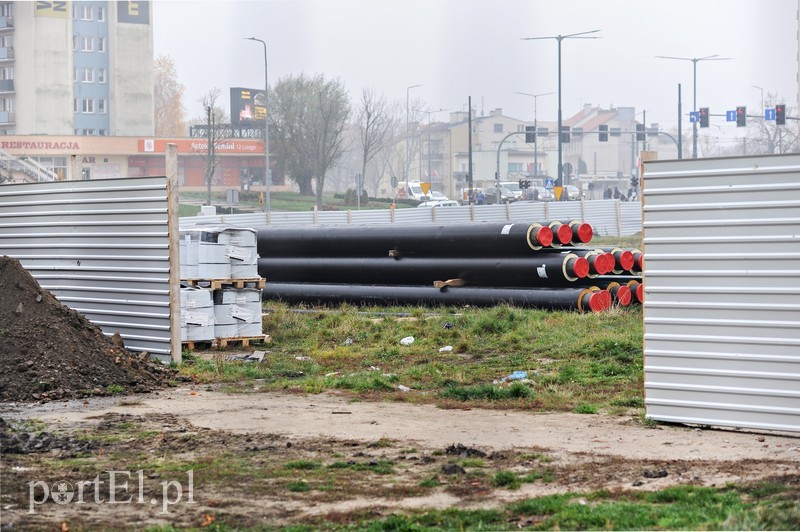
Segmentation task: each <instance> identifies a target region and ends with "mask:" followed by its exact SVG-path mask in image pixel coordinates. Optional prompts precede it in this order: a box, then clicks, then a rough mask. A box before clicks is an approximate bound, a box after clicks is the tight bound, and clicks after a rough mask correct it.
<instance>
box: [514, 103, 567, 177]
mask: <svg viewBox="0 0 800 532" xmlns="http://www.w3.org/2000/svg"><path fill="white" fill-rule="evenodd" d="M514 94H522V95H523V96H530V97H531V98H533V133H534V134H536V135H538V134H539V125H538V119H537V110H536V100H537V99H538V98H539V96H549V95H550V94H553V93H552V92H543V93H541V94H528V93H527V92H514ZM559 135H561V133H559ZM538 152H539V143H538V141H537V143H536V146H535V147H534V149H533V178H534V179H536V177H537V175H538V174H539V158H538Z"/></svg>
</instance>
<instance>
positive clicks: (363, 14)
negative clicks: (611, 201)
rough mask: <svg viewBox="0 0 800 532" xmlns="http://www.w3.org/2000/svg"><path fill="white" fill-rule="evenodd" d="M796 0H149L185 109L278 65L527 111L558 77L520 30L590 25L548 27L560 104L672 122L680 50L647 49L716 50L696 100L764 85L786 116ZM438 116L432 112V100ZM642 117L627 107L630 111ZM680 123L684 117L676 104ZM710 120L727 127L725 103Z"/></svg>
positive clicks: (546, 108)
mask: <svg viewBox="0 0 800 532" xmlns="http://www.w3.org/2000/svg"><path fill="white" fill-rule="evenodd" d="M797 8H798V0H769V1H765V0H291V1H289V0H282V1H281V0H274V1H265V0H261V1H236V0H234V1H219V2H196V1H193V2H180V1H168V0H156V1H155V2H154V7H153V27H154V47H155V54H156V55H158V54H165V55H168V56H170V57H172V58H173V59H174V60H175V63H176V66H177V70H178V77H179V81H180V82H181V83H183V84H184V85H185V86H186V97H185V100H184V103H185V105H186V107H187V110H188V113H189V115H190V116H191V117H194V116H198V115H199V114H200V111H201V106H200V104H199V103H198V100H199V99H200V98H201V97H202V96H203V95H204V94H205V93H207V92H208V90H209V89H212V88H214V87H218V88H220V89H222V90H223V94H224V97H225V100H224V103H225V105H226V107H227V101H228V89H229V88H230V87H250V88H260V87H263V86H264V52H263V47H262V45H261V43H258V42H253V41H247V40H243V38H244V37H256V38H259V39H262V40H264V41H265V42H266V43H267V47H268V63H269V83H270V85H274V83H275V82H276V81H277V80H278V79H280V78H282V77H284V76H288V75H290V74H299V73H301V72H305V73H308V74H315V73H322V74H324V75H325V76H326V77H327V78H339V79H340V80H341V81H342V82H344V84H345V86H346V87H347V89H348V90H349V92H350V95H351V98H352V99H356V98H357V97H358V95H359V94H360V92H361V89H362V88H364V87H373V88H375V89H376V90H377V91H378V92H380V93H383V94H385V95H386V96H387V97H388V98H390V99H393V100H400V101H402V102H403V103H404V102H405V100H406V89H407V87H409V86H411V85H422V87H419V88H415V89H412V90H411V98H412V100H413V99H416V98H419V99H421V100H423V101H424V102H425V103H426V104H427V105H428V107H429V108H431V109H440V108H444V109H447V110H451V111H457V110H466V104H467V98H468V97H469V96H472V101H473V107H475V108H476V109H477V111H478V113H479V114H484V113H485V114H488V113H489V111H490V110H492V109H495V108H502V109H503V112H504V114H506V115H508V116H512V117H514V118H518V119H521V120H533V118H534V109H533V103H534V99H533V98H530V97H527V96H522V95H518V94H514V92H515V91H517V92H527V93H532V94H539V93H546V92H554V93H555V92H557V90H558V76H557V74H558V61H557V57H558V44H557V41H556V40H554V39H550V40H534V41H525V40H522V39H523V38H525V37H544V36H554V35H559V34H561V35H567V34H571V33H577V32H584V31H591V30H601V31H600V32H598V33H596V34H595V35H596V36H598V37H601V38H600V39H566V40H564V41H563V42H562V59H561V67H562V110H563V115H564V118H565V119H566V118H567V117H569V116H571V115H572V114H574V113H576V112H577V111H578V110H579V109H580V108H581V107H582V106H583V105H585V104H592V105H599V106H601V107H603V108H609V106H615V107H635V108H636V111H637V113H640V112H641V111H642V110H646V111H647V123H648V124H651V123H653V122H656V123H659V124H660V127H662V128H671V127H674V126H676V125H677V114H678V111H677V98H678V84H679V83H680V84H682V90H683V104H684V107H683V108H684V111H685V112H687V113H688V111H689V110H691V107H692V62H691V61H676V60H667V59H657V58H656V57H655V56H656V55H667V56H677V57H686V58H692V57H704V56H710V55H714V54H717V55H719V56H720V57H729V58H731V60H728V61H702V62H699V63H698V64H697V106H698V107H709V108H710V109H711V113H712V114H714V113H724V111H726V110H731V109H735V107H736V106H737V105H746V106H747V108H748V114H760V107H761V90H759V89H757V88H753V85H756V86H759V87H762V88H763V93H764V98H765V99H766V98H767V95H768V94H775V95H777V96H778V99H779V101H783V102H785V103H787V104H788V106H789V108H790V113H789V114H790V115H795V116H796V111H795V108H796V104H797V81H796V79H797V78H796V76H797V70H798V61H797V45H798V42H797ZM537 100H538V105H537V107H538V118H539V119H540V120H556V118H557V110H558V98H557V95H556V94H553V95H551V96H542V97H539V98H538V99H537ZM438 118H440V119H445V118H446V113H442V114H441V115H440V116H439V117H438ZM638 119H639V120H641V115H640V116H639V117H638ZM684 121H685V123H684V126H685V127H688V118H687V117H684ZM712 125H719V126H721V128H722V129H723V130H725V129H726V128H733V129H735V125H731V124H726V123H725V121H724V118H712Z"/></svg>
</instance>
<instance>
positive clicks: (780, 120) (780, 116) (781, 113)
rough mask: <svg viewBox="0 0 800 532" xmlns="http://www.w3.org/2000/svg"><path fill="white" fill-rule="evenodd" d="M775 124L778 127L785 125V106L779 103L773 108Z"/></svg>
mask: <svg viewBox="0 0 800 532" xmlns="http://www.w3.org/2000/svg"><path fill="white" fill-rule="evenodd" d="M775 123H776V124H777V125H779V126H784V125H786V104H782V103H779V104H778V105H776V106H775Z"/></svg>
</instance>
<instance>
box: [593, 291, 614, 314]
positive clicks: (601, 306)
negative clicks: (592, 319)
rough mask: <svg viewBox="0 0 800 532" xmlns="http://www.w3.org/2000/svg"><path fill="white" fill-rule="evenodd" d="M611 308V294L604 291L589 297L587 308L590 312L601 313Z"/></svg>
mask: <svg viewBox="0 0 800 532" xmlns="http://www.w3.org/2000/svg"><path fill="white" fill-rule="evenodd" d="M610 307H611V294H609V293H608V292H607V291H605V290H598V291H597V292H593V293H592V295H591V296H589V308H590V309H592V312H602V311H604V310H608V309H609V308H610Z"/></svg>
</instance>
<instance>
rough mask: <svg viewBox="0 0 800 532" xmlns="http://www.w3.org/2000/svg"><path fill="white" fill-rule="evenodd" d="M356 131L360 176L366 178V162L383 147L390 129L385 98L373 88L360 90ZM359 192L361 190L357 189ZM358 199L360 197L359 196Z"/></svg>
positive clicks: (390, 122)
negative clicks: (359, 148) (357, 134)
mask: <svg viewBox="0 0 800 532" xmlns="http://www.w3.org/2000/svg"><path fill="white" fill-rule="evenodd" d="M358 106H359V107H358V131H359V141H360V144H361V153H362V156H361V178H362V179H363V180H364V181H363V182H366V180H367V164H368V163H369V162H370V161H371V160H372V159H374V158H375V156H376V155H377V154H378V153H379V152H380V151H381V150H382V149H383V147H384V144H385V143H386V141H387V140H388V139H389V136H390V133H391V129H392V117H391V115H390V114H389V104H388V103H387V101H386V98H385V97H384V96H382V95H378V94H376V93H375V89H371V88H370V89H364V90H362V91H361V100H360V101H359V103H358ZM358 192H359V194H360V193H361V191H360V190H359V191H358ZM359 201H360V197H359Z"/></svg>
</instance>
